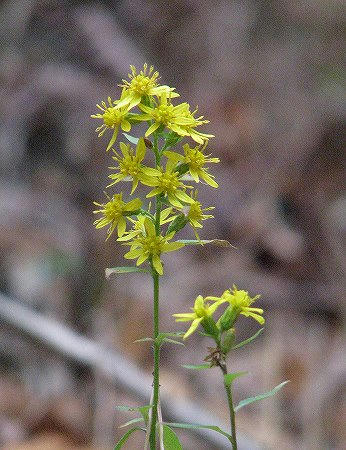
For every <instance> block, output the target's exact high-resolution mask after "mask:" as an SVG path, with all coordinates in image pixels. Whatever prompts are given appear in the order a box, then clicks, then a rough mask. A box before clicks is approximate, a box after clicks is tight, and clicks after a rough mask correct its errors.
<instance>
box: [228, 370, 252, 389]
mask: <svg viewBox="0 0 346 450" xmlns="http://www.w3.org/2000/svg"><path fill="white" fill-rule="evenodd" d="M246 374H247V372H234V373H226V375H224V376H223V379H224V381H225V384H226V385H227V386H229V385H230V384H231V383H233V381H234V380H235V379H236V378H239V377H242V376H243V375H246Z"/></svg>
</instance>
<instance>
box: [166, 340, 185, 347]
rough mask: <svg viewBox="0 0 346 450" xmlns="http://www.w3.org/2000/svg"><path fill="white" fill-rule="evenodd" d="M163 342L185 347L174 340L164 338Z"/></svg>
mask: <svg viewBox="0 0 346 450" xmlns="http://www.w3.org/2000/svg"><path fill="white" fill-rule="evenodd" d="M163 342H169V343H170V344H177V345H182V346H183V347H185V344H184V343H183V342H179V341H176V340H175V339H170V338H164V340H163Z"/></svg>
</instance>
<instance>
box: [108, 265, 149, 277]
mask: <svg viewBox="0 0 346 450" xmlns="http://www.w3.org/2000/svg"><path fill="white" fill-rule="evenodd" d="M135 272H142V273H150V272H149V270H146V269H141V268H139V267H132V266H123V267H111V268H107V269H105V275H106V278H107V280H108V279H109V277H110V276H111V275H112V274H113V273H135Z"/></svg>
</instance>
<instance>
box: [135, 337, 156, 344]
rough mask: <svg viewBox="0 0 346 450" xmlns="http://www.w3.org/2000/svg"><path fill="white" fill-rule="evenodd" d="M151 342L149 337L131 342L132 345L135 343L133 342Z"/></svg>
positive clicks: (151, 339)
mask: <svg viewBox="0 0 346 450" xmlns="http://www.w3.org/2000/svg"><path fill="white" fill-rule="evenodd" d="M153 341H154V339H153V338H151V337H144V338H141V339H136V340H135V341H133V343H135V342H153Z"/></svg>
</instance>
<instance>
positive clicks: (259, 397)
mask: <svg viewBox="0 0 346 450" xmlns="http://www.w3.org/2000/svg"><path fill="white" fill-rule="evenodd" d="M289 382H290V380H287V381H284V382H283V383H280V384H278V385H277V386H275V388H273V389H272V390H271V391H268V392H264V393H263V394H258V395H256V396H255V397H248V398H245V399H244V400H241V401H240V402H239V404H238V405H237V406H236V407H235V408H234V411H235V412H237V411H239V409H241V408H242V407H243V406H246V405H250V404H251V403H254V402H258V401H259V400H263V399H265V398H268V397H272V396H273V395H275V394H276V393H277V392H278V391H279V390H280V389H281V388H283V387H284V386H285V385H286V384H287V383H289Z"/></svg>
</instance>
